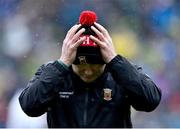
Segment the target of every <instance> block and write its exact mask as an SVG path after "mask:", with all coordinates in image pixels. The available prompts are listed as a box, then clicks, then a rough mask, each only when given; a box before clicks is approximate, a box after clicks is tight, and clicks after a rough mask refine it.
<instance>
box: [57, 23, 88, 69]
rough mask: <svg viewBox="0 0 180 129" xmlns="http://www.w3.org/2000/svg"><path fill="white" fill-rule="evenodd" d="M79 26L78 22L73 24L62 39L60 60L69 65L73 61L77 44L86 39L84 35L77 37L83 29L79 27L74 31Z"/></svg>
mask: <svg viewBox="0 0 180 129" xmlns="http://www.w3.org/2000/svg"><path fill="white" fill-rule="evenodd" d="M80 26H81V25H80V24H78V25H74V26H73V27H72V28H71V29H70V30H69V31H68V33H67V34H66V37H65V39H64V41H63V45H62V50H61V57H60V60H61V61H62V62H63V63H64V64H66V65H67V66H69V65H71V64H72V63H73V62H74V60H75V58H76V53H77V48H78V46H79V45H80V44H81V43H82V42H84V41H85V39H86V38H85V37H83V38H79V36H80V35H81V34H82V33H83V32H84V31H85V29H84V28H82V29H80V30H79V31H78V32H77V33H76V31H77V30H78V28H79V27H80Z"/></svg>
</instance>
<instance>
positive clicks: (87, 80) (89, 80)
mask: <svg viewBox="0 0 180 129" xmlns="http://www.w3.org/2000/svg"><path fill="white" fill-rule="evenodd" d="M82 80H83V81H84V82H86V83H91V82H93V81H95V80H96V79H82Z"/></svg>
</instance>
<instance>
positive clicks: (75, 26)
mask: <svg viewBox="0 0 180 129" xmlns="http://www.w3.org/2000/svg"><path fill="white" fill-rule="evenodd" d="M80 26H81V24H78V25H77V24H76V25H74V26H73V27H71V29H70V30H69V31H68V33H67V35H66V38H68V39H71V38H72V36H73V35H74V34H75V32H76V31H77V29H78V28H79V27H80Z"/></svg>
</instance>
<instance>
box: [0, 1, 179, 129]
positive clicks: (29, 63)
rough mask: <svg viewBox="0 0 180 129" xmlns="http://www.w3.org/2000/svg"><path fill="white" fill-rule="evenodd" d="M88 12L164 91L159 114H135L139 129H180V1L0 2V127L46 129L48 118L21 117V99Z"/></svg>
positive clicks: (128, 56)
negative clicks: (71, 29) (35, 75)
mask: <svg viewBox="0 0 180 129" xmlns="http://www.w3.org/2000/svg"><path fill="white" fill-rule="evenodd" d="M83 10H93V11H95V12H96V13H97V16H98V22H99V23H101V24H103V25H104V27H106V28H107V29H108V31H109V33H110V35H111V37H112V39H113V42H114V45H115V47H116V51H117V53H119V54H121V55H123V56H125V57H127V58H128V60H130V61H132V62H133V63H135V64H138V65H141V66H142V67H143V69H144V72H145V73H147V74H148V75H149V76H150V77H151V78H152V79H153V80H154V82H155V83H156V84H157V85H158V87H160V88H161V90H162V101H161V103H160V105H159V106H158V108H157V109H156V110H155V111H153V112H150V113H146V112H136V111H135V110H132V121H133V125H134V127H137V128H140V127H142V128H146V127H150V128H151V127H152V128H154V127H156V128H174V127H180V51H179V50H180V35H179V34H180V0H0V127H1V128H6V127H17V128H23V127H47V125H46V119H45V117H46V116H45V115H43V116H41V117H39V118H29V117H27V116H26V115H25V114H24V113H23V112H22V110H21V108H20V107H19V103H18V96H19V93H20V92H21V91H22V89H23V88H25V87H26V84H27V82H28V80H29V79H30V78H31V77H32V76H33V74H34V73H35V71H36V70H37V68H38V67H39V66H40V65H42V64H44V63H46V62H48V61H52V60H56V59H58V58H59V57H60V53H61V45H62V42H63V39H64V37H65V34H66V32H67V30H68V29H70V27H71V26H72V25H74V24H75V23H77V22H78V17H79V14H80V12H81V11H83Z"/></svg>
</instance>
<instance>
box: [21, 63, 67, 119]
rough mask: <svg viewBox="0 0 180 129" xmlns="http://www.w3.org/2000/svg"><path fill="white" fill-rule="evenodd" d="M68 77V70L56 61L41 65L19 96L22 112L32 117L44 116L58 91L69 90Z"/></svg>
mask: <svg viewBox="0 0 180 129" xmlns="http://www.w3.org/2000/svg"><path fill="white" fill-rule="evenodd" d="M68 75H69V71H68V69H65V68H64V67H63V65H61V64H59V63H58V62H57V61H55V62H53V63H48V64H46V65H42V66H41V67H40V68H39V69H38V70H37V72H36V73H35V75H34V77H33V78H32V79H31V80H30V81H29V82H28V85H27V87H26V88H25V89H24V90H23V91H22V93H21V94H20V96H19V102H20V105H21V107H22V109H23V111H24V112H25V113H26V114H27V115H29V116H33V117H36V116H40V115H42V114H44V113H45V112H46V111H47V109H48V107H49V106H50V105H51V103H52V102H53V100H54V99H55V98H56V97H57V96H58V93H59V90H61V89H68V88H70V85H69V84H67V83H68V81H66V79H67V77H68Z"/></svg>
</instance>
